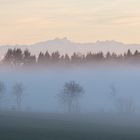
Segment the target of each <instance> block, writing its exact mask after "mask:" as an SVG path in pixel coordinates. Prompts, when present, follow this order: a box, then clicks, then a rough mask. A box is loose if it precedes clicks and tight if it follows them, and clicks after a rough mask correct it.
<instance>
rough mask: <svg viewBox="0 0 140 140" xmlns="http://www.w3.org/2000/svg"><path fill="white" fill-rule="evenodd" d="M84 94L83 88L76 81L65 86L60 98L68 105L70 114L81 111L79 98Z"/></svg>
mask: <svg viewBox="0 0 140 140" xmlns="http://www.w3.org/2000/svg"><path fill="white" fill-rule="evenodd" d="M83 93H84V89H83V87H81V86H80V85H79V84H78V83H76V82H75V81H70V82H68V83H65V84H64V86H63V89H62V91H61V93H60V96H59V97H60V99H61V101H62V102H63V103H64V104H66V105H67V108H68V112H77V111H79V98H80V97H81V95H83Z"/></svg>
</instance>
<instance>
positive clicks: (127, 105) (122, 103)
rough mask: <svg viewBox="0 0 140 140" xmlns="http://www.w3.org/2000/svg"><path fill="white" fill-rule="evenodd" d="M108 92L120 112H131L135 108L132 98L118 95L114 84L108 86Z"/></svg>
mask: <svg viewBox="0 0 140 140" xmlns="http://www.w3.org/2000/svg"><path fill="white" fill-rule="evenodd" d="M110 91H111V92H110V94H111V96H112V97H113V99H114V102H115V105H116V107H117V109H118V111H119V112H120V113H132V112H134V110H135V107H134V102H133V100H132V98H128V97H122V96H119V95H118V90H117V89H116V87H115V85H114V84H112V85H111V86H110Z"/></svg>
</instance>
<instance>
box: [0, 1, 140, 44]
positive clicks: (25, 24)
mask: <svg viewBox="0 0 140 140" xmlns="http://www.w3.org/2000/svg"><path fill="white" fill-rule="evenodd" d="M65 36H67V37H68V38H69V39H71V40H73V41H78V42H91V41H92V42H95V41H97V40H117V41H122V42H125V43H140V0H0V44H16V43H18V44H30V43H35V42H38V41H42V40H48V39H53V38H56V37H60V38H61V37H65Z"/></svg>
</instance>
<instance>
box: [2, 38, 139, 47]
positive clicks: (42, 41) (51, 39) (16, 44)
mask: <svg viewBox="0 0 140 140" xmlns="http://www.w3.org/2000/svg"><path fill="white" fill-rule="evenodd" d="M55 40H62V41H63V40H67V41H70V42H72V43H80V44H90V43H93V44H96V43H98V42H102V43H104V42H115V43H121V44H124V45H140V43H133V42H132V43H127V42H123V41H122V42H121V41H118V40H111V39H110V40H108V39H106V40H99V39H98V40H95V41H85V42H83V41H75V40H72V39H70V38H69V37H54V38H50V39H46V40H39V41H35V42H32V43H29V44H28V43H27V44H18V43H15V44H0V46H31V45H36V44H38V43H45V42H48V41H55Z"/></svg>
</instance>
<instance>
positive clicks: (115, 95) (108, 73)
mask: <svg viewBox="0 0 140 140" xmlns="http://www.w3.org/2000/svg"><path fill="white" fill-rule="evenodd" d="M139 71H140V68H138V67H129V66H127V67H121V68H117V67H114V68H112V67H108V68H107V67H103V66H102V67H98V68H97V67H96V68H85V67H84V68H83V67H78V68H67V69H66V68H65V69H60V68H53V69H45V70H43V69H36V70H34V69H18V70H16V69H11V70H10V69H2V68H1V70H0V81H1V83H3V85H4V93H3V94H2V96H0V107H1V110H13V111H15V110H17V105H18V103H17V96H16V95H15V94H14V90H15V89H14V88H15V85H16V84H17V83H20V84H21V85H22V86H21V87H22V88H23V89H22V95H21V99H20V100H21V106H20V110H21V111H32V112H34V111H42V112H58V113H64V112H68V110H67V108H66V106H67V105H66V104H64V103H62V102H61V101H60V99H59V94H60V93H61V92H62V90H63V88H64V85H65V83H68V82H70V81H75V83H78V84H79V85H80V86H81V87H82V88H83V89H84V94H83V95H82V96H81V97H79V98H78V101H79V102H78V104H79V108H80V110H79V111H80V112H82V113H87V112H88V113H94V112H101V113H102V112H104V113H110V112H112V113H125V114H139V113H140V102H139V99H140V86H139V83H140V73H139Z"/></svg>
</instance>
